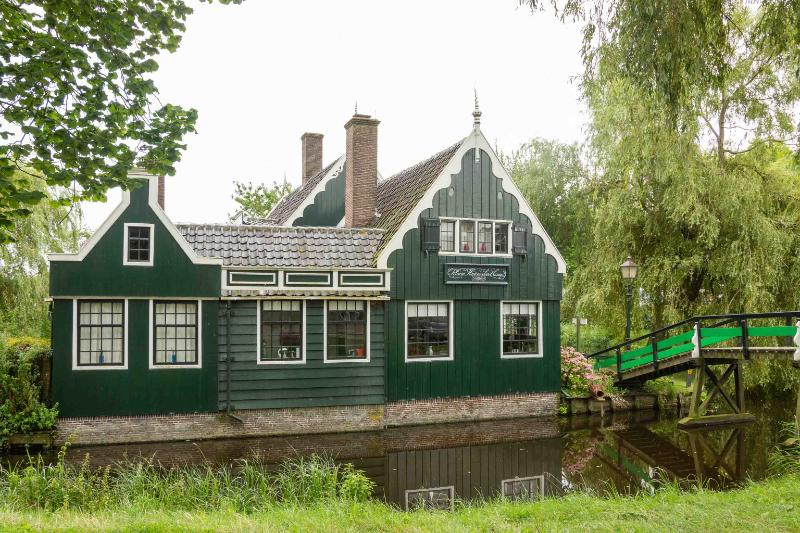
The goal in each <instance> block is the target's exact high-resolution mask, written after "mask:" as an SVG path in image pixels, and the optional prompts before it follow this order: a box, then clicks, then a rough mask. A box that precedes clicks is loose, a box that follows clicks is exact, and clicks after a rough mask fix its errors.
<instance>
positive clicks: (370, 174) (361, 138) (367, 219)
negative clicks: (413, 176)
mask: <svg viewBox="0 0 800 533" xmlns="http://www.w3.org/2000/svg"><path fill="white" fill-rule="evenodd" d="M378 124H380V121H379V120H378V119H374V118H372V117H370V116H369V115H359V114H358V113H356V114H355V115H353V118H351V119H350V120H349V121H348V122H347V124H345V125H344V129H345V131H346V133H347V143H346V144H347V152H346V157H347V163H346V164H345V167H346V172H345V191H344V225H345V226H346V227H348V228H363V227H366V226H369V224H370V223H371V222H372V219H373V218H374V217H375V194H376V191H377V188H378Z"/></svg>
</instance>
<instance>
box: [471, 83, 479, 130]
mask: <svg viewBox="0 0 800 533" xmlns="http://www.w3.org/2000/svg"><path fill="white" fill-rule="evenodd" d="M474 91H475V110H474V111H473V112H472V119H473V122H472V125H473V126H474V127H475V129H480V127H481V108H480V107H479V106H478V89H474Z"/></svg>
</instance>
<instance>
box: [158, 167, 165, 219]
mask: <svg viewBox="0 0 800 533" xmlns="http://www.w3.org/2000/svg"><path fill="white" fill-rule="evenodd" d="M158 206H159V207H160V208H161V210H162V211H163V210H164V176H159V177H158Z"/></svg>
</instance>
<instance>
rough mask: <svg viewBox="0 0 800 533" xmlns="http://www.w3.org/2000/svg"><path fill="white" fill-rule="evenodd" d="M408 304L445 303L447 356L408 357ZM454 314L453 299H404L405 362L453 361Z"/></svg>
mask: <svg viewBox="0 0 800 533" xmlns="http://www.w3.org/2000/svg"><path fill="white" fill-rule="evenodd" d="M409 304H447V305H448V306H449V307H448V311H447V315H448V322H449V326H448V327H449V329H448V335H447V341H448V351H449V355H448V356H447V357H411V358H409V357H408V306H409ZM455 314H456V308H455V305H454V304H453V300H406V303H405V305H404V312H403V354H404V355H405V362H406V363H433V362H436V361H453V360H454V359H455V342H454V340H455V328H454V327H453V324H454V321H453V316H454V315H455Z"/></svg>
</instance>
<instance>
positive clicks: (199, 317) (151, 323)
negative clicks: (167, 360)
mask: <svg viewBox="0 0 800 533" xmlns="http://www.w3.org/2000/svg"><path fill="white" fill-rule="evenodd" d="M163 300H164V301H170V302H175V301H181V300H183V301H186V302H194V303H196V304H197V345H196V346H195V348H196V350H197V362H196V363H185V364H163V365H157V364H155V362H154V361H153V359H154V355H155V348H154V347H153V341H154V340H155V337H154V336H155V331H154V330H155V326H156V324H155V314H154V312H155V305H154V304H153V302H160V301H162V299H161V298H156V299H153V300H150V301H149V307H150V309H149V319H148V321H147V323H148V324H149V327H150V334H149V338H148V345H149V347H150V348H149V350H148V360H149V363H148V365H149V368H150V370H177V369H182V368H203V300H195V299H193V298H164V299H163Z"/></svg>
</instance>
